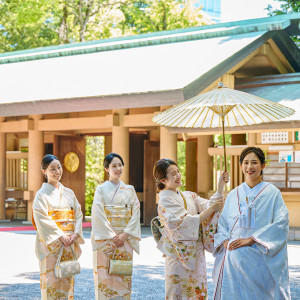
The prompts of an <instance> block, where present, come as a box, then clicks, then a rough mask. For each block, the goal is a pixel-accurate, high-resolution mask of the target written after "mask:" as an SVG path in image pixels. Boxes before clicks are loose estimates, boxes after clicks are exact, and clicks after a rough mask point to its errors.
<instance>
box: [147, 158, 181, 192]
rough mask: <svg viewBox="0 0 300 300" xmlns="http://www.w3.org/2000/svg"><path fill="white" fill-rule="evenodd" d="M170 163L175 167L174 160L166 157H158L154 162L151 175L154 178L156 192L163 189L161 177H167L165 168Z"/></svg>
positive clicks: (166, 168)
mask: <svg viewBox="0 0 300 300" xmlns="http://www.w3.org/2000/svg"><path fill="white" fill-rule="evenodd" d="M171 165H175V166H176V167H177V164H176V162H175V161H173V160H171V159H166V158H163V159H160V160H158V161H157V162H156V163H155V164H154V167H153V177H154V179H155V183H156V188H157V192H159V191H162V190H164V189H165V185H164V184H163V183H162V182H161V179H165V178H167V170H168V168H169V166H171Z"/></svg>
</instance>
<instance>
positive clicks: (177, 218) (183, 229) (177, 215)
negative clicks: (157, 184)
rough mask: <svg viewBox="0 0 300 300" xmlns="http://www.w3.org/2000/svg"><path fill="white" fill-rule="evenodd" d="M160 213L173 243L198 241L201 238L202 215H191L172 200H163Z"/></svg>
mask: <svg viewBox="0 0 300 300" xmlns="http://www.w3.org/2000/svg"><path fill="white" fill-rule="evenodd" d="M160 206H161V207H160V212H161V215H162V217H163V219H164V220H165V224H164V226H165V227H164V228H165V229H164V230H167V231H168V233H169V237H170V238H171V241H172V242H173V243H177V242H180V241H197V240H198V238H199V226H200V215H194V216H192V215H190V214H189V213H188V212H187V210H185V209H184V208H183V207H182V206H181V205H180V204H179V203H174V201H173V200H172V199H170V198H163V199H161V203H160Z"/></svg>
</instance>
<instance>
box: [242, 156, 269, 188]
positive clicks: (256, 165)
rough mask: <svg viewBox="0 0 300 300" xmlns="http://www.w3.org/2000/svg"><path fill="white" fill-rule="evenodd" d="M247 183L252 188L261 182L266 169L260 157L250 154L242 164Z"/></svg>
mask: <svg viewBox="0 0 300 300" xmlns="http://www.w3.org/2000/svg"><path fill="white" fill-rule="evenodd" d="M241 168H242V171H243V173H244V176H245V179H246V183H247V184H248V185H249V186H250V187H252V186H254V185H256V184H257V183H259V182H260V181H261V170H263V169H264V168H265V164H261V162H260V160H259V158H258V156H257V155H256V154H255V153H253V152H250V153H249V154H247V155H246V156H245V158H244V160H243V162H242V164H241Z"/></svg>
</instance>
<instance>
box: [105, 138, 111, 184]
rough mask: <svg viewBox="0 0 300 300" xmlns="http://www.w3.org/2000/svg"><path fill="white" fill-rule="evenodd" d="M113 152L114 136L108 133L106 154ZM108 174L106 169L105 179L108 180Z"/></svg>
mask: <svg viewBox="0 0 300 300" xmlns="http://www.w3.org/2000/svg"><path fill="white" fill-rule="evenodd" d="M111 152H112V136H111V135H106V136H105V137H104V156H106V155H107V154H109V153H111ZM108 179H109V178H108V174H107V173H106V172H105V171H104V180H108Z"/></svg>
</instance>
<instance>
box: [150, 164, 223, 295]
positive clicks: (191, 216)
mask: <svg viewBox="0 0 300 300" xmlns="http://www.w3.org/2000/svg"><path fill="white" fill-rule="evenodd" d="M153 175H154V178H155V180H156V184H157V189H158V190H159V191H160V193H159V202H158V215H159V217H160V221H161V225H162V226H163V230H162V237H161V239H160V241H159V243H158V245H157V248H158V249H159V250H160V251H161V252H162V253H163V254H164V256H165V290H166V299H168V300H171V299H172V300H175V299H176V300H177V299H178V300H179V299H191V300H192V299H203V300H204V299H207V282H206V262H205V254H204V249H206V250H207V251H209V252H212V251H213V244H214V232H215V230H216V227H217V222H218V217H219V213H218V211H219V210H220V209H222V207H223V197H222V192H223V187H224V185H225V182H227V181H228V172H226V173H225V172H224V173H223V174H222V176H220V180H219V184H218V192H217V193H216V194H215V195H214V196H213V197H212V198H211V199H210V200H206V199H203V198H200V197H199V196H198V195H197V194H195V193H192V192H182V193H181V192H180V191H179V190H178V188H179V187H180V186H181V185H182V183H181V173H180V171H179V169H178V167H177V165H176V163H175V162H174V161H172V160H170V159H161V160H159V161H157V162H156V164H155V166H154V170H153ZM216 212H217V213H216Z"/></svg>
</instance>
